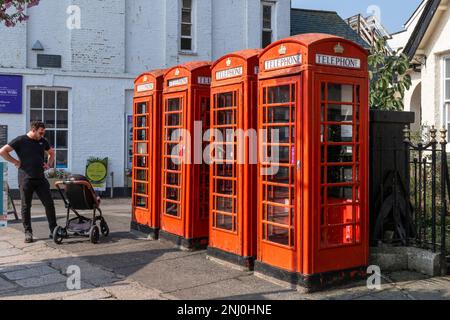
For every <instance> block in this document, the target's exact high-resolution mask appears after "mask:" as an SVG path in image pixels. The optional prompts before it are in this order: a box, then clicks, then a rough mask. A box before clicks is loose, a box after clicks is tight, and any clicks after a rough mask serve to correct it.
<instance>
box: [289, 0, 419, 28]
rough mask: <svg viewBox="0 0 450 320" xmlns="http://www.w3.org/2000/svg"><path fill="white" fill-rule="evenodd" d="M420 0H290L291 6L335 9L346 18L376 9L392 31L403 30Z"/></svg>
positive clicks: (385, 25) (383, 22)
mask: <svg viewBox="0 0 450 320" xmlns="http://www.w3.org/2000/svg"><path fill="white" fill-rule="evenodd" d="M421 2H422V0H292V7H294V8H302V9H318V10H328V11H336V12H337V13H338V14H339V15H340V16H341V18H343V19H347V18H348V17H351V16H353V15H355V14H358V13H361V14H363V15H369V14H371V13H372V12H373V11H374V10H373V9H372V8H379V9H376V11H377V12H379V13H380V17H381V22H382V24H383V26H384V27H385V28H386V29H387V30H388V31H389V32H390V33H394V32H397V31H401V30H403V25H404V23H405V22H406V21H407V20H408V19H409V17H410V16H411V15H412V14H413V12H414V10H415V9H416V8H417V7H418V6H419V4H420V3H421ZM368 13H369V14H368Z"/></svg>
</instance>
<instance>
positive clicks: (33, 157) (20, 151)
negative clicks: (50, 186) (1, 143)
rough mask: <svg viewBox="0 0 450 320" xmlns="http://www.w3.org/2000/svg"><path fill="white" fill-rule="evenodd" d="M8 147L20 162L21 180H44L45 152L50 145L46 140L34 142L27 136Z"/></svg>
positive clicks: (19, 138)
mask: <svg viewBox="0 0 450 320" xmlns="http://www.w3.org/2000/svg"><path fill="white" fill-rule="evenodd" d="M8 145H9V146H10V147H11V148H13V149H14V151H15V152H16V153H17V156H18V157H19V160H20V163H21V165H20V168H19V180H23V179H25V178H28V179H41V178H44V177H45V175H44V161H45V151H48V150H50V144H49V143H48V141H47V140H46V139H44V138H42V139H41V140H39V141H38V140H34V139H31V138H30V137H28V136H27V135H23V136H19V137H17V138H15V139H14V140H13V141H11V142H10V143H8Z"/></svg>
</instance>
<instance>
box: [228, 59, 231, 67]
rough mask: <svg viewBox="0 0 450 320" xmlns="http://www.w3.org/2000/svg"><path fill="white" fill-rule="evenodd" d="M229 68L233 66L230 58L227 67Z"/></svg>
mask: <svg viewBox="0 0 450 320" xmlns="http://www.w3.org/2000/svg"><path fill="white" fill-rule="evenodd" d="M229 66H231V59H230V58H228V59H227V67H229Z"/></svg>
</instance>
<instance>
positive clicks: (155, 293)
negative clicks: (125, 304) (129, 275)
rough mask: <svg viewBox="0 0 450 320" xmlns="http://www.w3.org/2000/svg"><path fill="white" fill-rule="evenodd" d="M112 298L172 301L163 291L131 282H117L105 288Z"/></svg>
mask: <svg viewBox="0 0 450 320" xmlns="http://www.w3.org/2000/svg"><path fill="white" fill-rule="evenodd" d="M105 290H106V292H108V293H109V294H110V295H111V296H112V297H114V298H115V299H119V300H170V299H171V298H170V297H169V296H167V295H164V294H163V293H162V292H161V291H159V290H156V289H150V288H146V287H144V286H142V285H141V284H139V283H135V282H130V281H127V280H125V281H120V282H116V283H114V284H112V285H110V286H107V287H105Z"/></svg>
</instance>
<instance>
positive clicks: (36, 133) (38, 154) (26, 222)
mask: <svg viewBox="0 0 450 320" xmlns="http://www.w3.org/2000/svg"><path fill="white" fill-rule="evenodd" d="M44 135H45V124H44V123H43V122H39V121H35V122H32V123H31V128H30V131H29V132H28V133H27V134H26V135H23V136H19V137H17V138H16V139H14V140H12V141H11V142H10V143H8V144H7V145H6V146H4V147H3V148H1V149H0V156H2V157H3V158H4V159H5V160H6V161H8V162H11V163H12V164H14V165H15V166H16V167H17V168H18V169H19V188H20V197H21V201H22V221H23V226H24V228H25V242H26V243H31V242H33V229H32V228H31V202H32V200H33V193H34V192H36V194H37V195H38V197H39V199H40V200H41V202H42V204H43V205H44V207H45V213H46V215H47V220H48V224H49V227H50V237H51V236H52V234H53V230H54V229H55V228H56V226H57V225H56V214H55V204H54V202H53V198H52V195H51V192H50V184H49V182H48V180H47V179H46V178H45V175H44V171H45V170H48V169H49V168H50V167H52V166H53V162H54V159H55V151H54V150H53V149H52V148H51V147H50V144H49V143H48V141H47V140H46V139H45V138H44ZM12 151H15V152H16V154H17V156H18V157H19V160H17V159H14V158H13V157H12V156H11V154H10V153H11V152H12ZM45 154H47V156H48V163H45Z"/></svg>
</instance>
